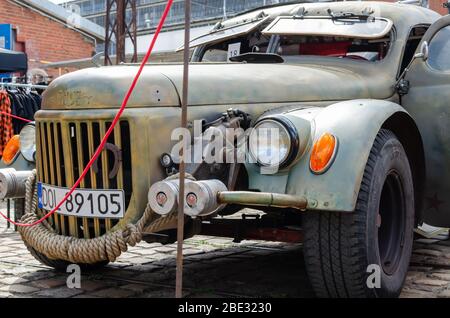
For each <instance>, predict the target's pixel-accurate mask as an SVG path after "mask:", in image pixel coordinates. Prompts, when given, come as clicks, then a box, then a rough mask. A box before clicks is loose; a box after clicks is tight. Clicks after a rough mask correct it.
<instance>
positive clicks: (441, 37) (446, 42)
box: [428, 26, 450, 72]
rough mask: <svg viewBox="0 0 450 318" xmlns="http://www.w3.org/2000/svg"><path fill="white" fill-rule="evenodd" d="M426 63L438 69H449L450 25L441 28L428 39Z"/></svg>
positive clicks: (445, 70) (447, 70) (446, 70)
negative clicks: (428, 47) (428, 48)
mask: <svg viewBox="0 0 450 318" xmlns="http://www.w3.org/2000/svg"><path fill="white" fill-rule="evenodd" d="M429 51H430V52H429V56H428V64H429V65H430V66H431V67H432V68H434V69H435V70H438V71H444V72H449V71H450V26H447V27H445V28H442V29H441V30H440V31H438V33H436V35H435V36H434V37H433V38H432V39H431V41H430V50H429Z"/></svg>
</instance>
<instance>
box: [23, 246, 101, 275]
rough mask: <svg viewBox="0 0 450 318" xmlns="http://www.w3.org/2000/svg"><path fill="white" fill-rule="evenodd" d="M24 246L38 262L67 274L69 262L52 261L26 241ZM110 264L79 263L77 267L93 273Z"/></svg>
mask: <svg viewBox="0 0 450 318" xmlns="http://www.w3.org/2000/svg"><path fill="white" fill-rule="evenodd" d="M24 244H25V246H26V247H27V249H28V251H29V252H30V254H31V255H33V257H34V258H35V259H36V260H38V261H39V262H40V263H41V264H43V265H46V266H49V267H52V268H53V269H55V270H56V271H57V272H66V270H67V267H68V266H69V265H71V264H72V263H70V262H68V261H65V260H61V259H50V258H48V257H47V256H45V255H44V254H42V253H39V252H38V251H36V250H35V249H34V248H32V247H31V246H30V245H28V244H27V243H26V242H25V241H24ZM108 263H109V262H108V261H102V262H98V263H94V264H81V263H79V264H77V265H79V266H80V268H81V269H82V270H86V271H91V270H97V269H101V268H103V267H104V266H106V265H107V264H108Z"/></svg>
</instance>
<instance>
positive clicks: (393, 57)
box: [0, 2, 450, 297]
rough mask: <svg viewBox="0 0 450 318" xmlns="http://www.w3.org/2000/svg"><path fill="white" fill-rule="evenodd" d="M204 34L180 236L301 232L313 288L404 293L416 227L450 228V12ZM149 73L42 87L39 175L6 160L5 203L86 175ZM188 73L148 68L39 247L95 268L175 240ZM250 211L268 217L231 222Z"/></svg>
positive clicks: (356, 13) (394, 11)
mask: <svg viewBox="0 0 450 318" xmlns="http://www.w3.org/2000/svg"><path fill="white" fill-rule="evenodd" d="M191 44H192V47H193V48H194V47H195V49H194V51H193V55H192V60H193V63H192V64H191V66H190V93H189V102H188V104H189V108H188V121H189V124H190V125H189V127H190V128H189V131H188V132H189V133H194V137H189V138H188V137H186V138H183V140H182V142H186V140H189V142H188V146H191V147H189V150H190V151H187V152H186V154H193V156H192V157H191V159H193V160H192V161H189V160H187V166H186V168H187V172H188V173H189V178H188V182H187V183H186V198H185V202H186V203H185V207H184V209H185V214H186V222H185V226H186V228H185V236H186V237H189V236H192V235H195V234H202V233H203V234H209V235H217V236H233V237H235V239H236V240H237V241H239V240H242V239H245V238H259V239H268V240H279V241H286V242H299V241H302V242H303V244H304V256H305V263H306V267H307V272H308V276H309V278H310V281H311V284H312V286H313V288H314V290H315V292H316V294H317V295H318V296H321V297H395V296H398V295H399V293H400V291H401V289H402V286H403V283H404V280H405V276H406V273H407V270H408V264H409V260H410V254H411V250H412V244H413V230H414V228H415V227H416V226H418V225H420V224H422V223H424V222H426V223H427V224H430V225H434V226H443V227H448V226H450V214H449V213H448V209H449V208H450V201H448V200H447V199H446V193H448V191H449V190H450V168H449V165H448V163H449V162H450V157H449V156H450V152H449V151H448V149H449V147H450V139H449V138H450V137H449V136H450V133H449V131H448V127H450V110H449V109H448V100H449V97H450V90H449V85H450V59H449V58H448V57H449V56H450V17H449V16H447V17H441V16H440V15H438V14H437V13H435V12H433V11H431V10H428V9H425V8H422V7H418V6H413V5H403V4H389V3H382V2H334V3H295V4H289V5H279V6H274V7H268V8H262V9H258V10H254V11H251V12H247V13H244V14H242V15H238V16H236V17H234V18H232V19H230V20H227V21H224V22H221V23H219V24H217V25H216V26H215V27H214V28H213V30H212V31H211V32H210V33H208V34H206V35H204V36H202V37H199V38H197V39H194V40H192V43H191ZM136 71H137V66H136V65H121V66H114V67H100V68H92V69H86V70H81V71H77V72H74V73H71V74H68V75H64V76H62V77H60V78H58V79H56V80H55V81H54V82H53V83H52V84H51V85H50V87H49V88H48V89H47V91H46V92H45V94H44V98H43V105H42V110H41V111H39V112H38V113H37V115H36V123H35V126H36V141H37V144H36V149H37V153H36V158H37V162H36V168H37V175H36V172H29V173H28V175H26V176H18V175H17V174H15V173H14V171H11V170H9V171H5V170H3V171H1V172H0V179H1V181H2V187H1V190H2V191H1V192H2V193H3V196H4V197H13V196H15V197H17V196H22V197H23V196H25V199H26V202H27V204H26V212H27V213H26V215H25V216H24V219H23V221H24V222H33V221H36V220H37V219H39V218H40V217H42V216H43V215H44V214H45V213H47V212H48V211H49V210H51V209H52V208H54V207H55V205H56V203H57V201H58V200H60V199H61V198H62V196H64V194H65V193H67V191H68V189H69V188H70V187H71V186H72V185H73V183H74V181H75V180H76V179H77V178H78V177H79V175H80V172H81V171H82V170H83V168H84V167H85V166H86V164H87V162H88V161H89V159H90V157H91V156H92V154H93V152H94V150H95V149H96V147H97V146H98V145H99V142H100V140H101V138H102V136H103V135H104V134H105V131H106V130H107V129H108V127H109V126H110V125H111V121H112V119H113V117H114V116H115V114H116V112H117V109H118V107H119V106H120V102H121V100H122V98H123V96H124V94H125V92H126V90H127V88H128V86H129V84H130V83H131V80H132V78H133V76H134V75H135V73H136ZM182 74H183V73H182V66H181V65H178V64H177V65H174V64H166V65H148V66H147V67H146V68H145V69H144V71H143V73H142V76H141V79H140V81H139V83H138V85H137V87H136V90H135V93H134V94H133V96H132V97H131V99H130V101H129V104H128V107H127V109H126V110H125V111H124V113H123V116H122V117H121V120H120V122H119V124H118V125H117V126H116V127H115V129H114V131H113V134H112V135H111V136H110V138H109V139H108V143H107V145H106V147H105V149H104V151H103V152H102V155H101V157H99V159H98V160H97V161H96V162H95V164H94V165H93V167H92V169H91V170H90V172H89V174H88V175H87V176H86V178H85V179H84V180H83V182H82V183H81V186H80V189H78V190H76V192H74V194H73V197H71V198H70V199H69V200H67V201H66V202H65V204H64V205H63V206H62V207H61V209H60V210H59V211H58V212H57V213H55V214H54V215H52V216H51V217H50V218H49V219H48V220H47V221H46V222H44V223H43V224H40V225H37V226H34V227H23V228H21V229H20V233H21V235H22V238H23V240H24V242H25V244H26V245H27V246H28V248H29V250H30V251H31V253H32V254H33V255H34V256H35V257H36V258H37V259H39V260H40V261H41V262H43V263H44V264H47V265H50V266H53V267H55V268H64V266H66V265H67V264H68V263H74V262H75V263H79V264H81V265H83V266H85V267H93V266H99V265H104V264H106V263H107V262H108V261H114V260H115V258H116V257H118V256H119V255H120V253H121V252H123V251H125V250H126V245H127V244H131V245H132V244H135V243H136V242H137V241H139V240H140V239H143V240H145V241H147V242H155V241H159V242H163V243H164V242H173V241H174V240H175V239H176V235H175V233H176V210H177V204H178V191H179V179H178V175H177V173H178V162H179V152H177V149H178V150H179V148H177V147H176V145H178V138H179V137H176V138H173V137H174V136H173V135H174V131H177V128H178V127H179V125H180V114H181V107H180V95H181V88H182ZM199 123H200V124H199ZM229 129H232V130H233V131H240V134H239V135H236V136H231V137H229V136H228V135H226V134H225V135H222V137H223V136H225V137H223V138H222V139H223V140H222V141H224V142H225V145H226V146H224V147H223V148H221V149H216V150H215V151H213V153H214V159H213V160H210V159H211V158H206V157H205V156H204V152H201V154H200V155H198V153H195V150H196V147H197V146H200V149H204V148H202V147H203V146H205V144H206V148H208V145H207V142H205V138H203V137H202V138H196V137H195V136H196V134H195V130H197V133H198V132H200V135H201V136H203V135H204V134H206V133H211V132H217V131H219V132H224V131H227V130H229ZM182 133H183V132H182ZM175 135H176V136H179V135H178V134H175ZM189 136H191V135H189ZM216 139H217V138H216ZM219 139H220V138H218V139H217V140H219ZM206 140H207V141H208V138H206ZM211 140H212V139H209V141H211ZM229 145H231V147H229ZM174 149H175V150H174ZM191 150H192V152H191ZM242 152H244V153H245V154H244V155H242ZM230 154H231V156H229V155H230ZM223 157H226V158H229V157H231V158H232V159H236V160H235V161H233V160H221V159H222V158H223ZM239 158H240V159H242V158H244V159H243V160H237V159H239ZM23 180H26V182H25V183H23ZM24 184H25V186H24ZM13 190H14V191H13ZM248 207H254V208H255V207H256V208H257V209H258V210H261V211H263V212H264V213H263V215H262V216H261V214H258V216H257V217H256V216H254V215H248V213H247V212H243V213H242V212H241V215H242V218H236V217H234V218H228V217H227V216H228V215H231V214H235V213H236V212H237V211H240V210H241V209H243V208H248ZM221 216H225V217H221ZM377 269H378V271H377ZM374 274H378V276H379V277H378V280H377V277H376V275H375V276H374Z"/></svg>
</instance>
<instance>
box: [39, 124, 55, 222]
mask: <svg viewBox="0 0 450 318" xmlns="http://www.w3.org/2000/svg"><path fill="white" fill-rule="evenodd" d="M47 125H48V123H47V122H44V123H43V125H42V130H41V132H42V134H41V142H42V146H43V147H42V159H43V168H44V178H43V181H44V183H50V172H49V170H51V168H50V163H49V161H48V144H49V136H48V135H47ZM44 214H45V213H44ZM41 216H42V215H41ZM47 220H48V221H49V222H50V224H51V225H53V223H54V222H53V216H50V217H49V218H48V219H47Z"/></svg>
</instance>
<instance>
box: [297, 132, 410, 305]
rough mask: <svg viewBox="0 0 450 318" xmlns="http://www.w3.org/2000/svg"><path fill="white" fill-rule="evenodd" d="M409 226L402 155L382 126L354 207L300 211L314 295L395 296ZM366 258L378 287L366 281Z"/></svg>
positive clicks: (406, 251) (404, 157) (405, 255)
mask: <svg viewBox="0 0 450 318" xmlns="http://www.w3.org/2000/svg"><path fill="white" fill-rule="evenodd" d="M378 211H379V212H378ZM413 229H414V186H413V179H412V174H411V169H410V165H409V162H408V158H407V155H406V153H405V150H404V149H403V146H402V145H401V143H400V142H399V141H398V139H397V138H396V136H395V135H394V134H393V133H392V132H391V131H389V130H385V129H382V130H380V132H379V133H378V135H377V137H376V139H375V142H374V144H373V146H372V149H371V152H370V156H369V159H368V161H367V165H366V168H365V171H364V176H363V180H362V183H361V188H360V191H359V195H358V199H357V204H356V210H355V211H354V212H353V213H337V212H309V213H307V214H306V215H305V219H304V231H305V242H304V254H305V263H306V269H307V273H308V276H309V279H310V281H311V284H312V286H313V289H314V291H315V293H316V295H317V296H318V297H351V298H355V297H398V296H399V294H400V292H401V290H402V287H403V284H404V281H405V278H406V274H407V271H408V266H409V261H410V257H411V251H412V244H413ZM372 264H375V265H378V266H379V267H378V268H379V269H380V271H379V272H380V274H381V275H379V276H380V278H381V279H380V280H379V281H380V283H381V284H380V286H379V288H373V285H372V284H369V285H368V284H367V281H368V280H369V281H370V282H371V283H374V282H376V281H374V280H373V278H374V276H373V275H372V274H373V273H374V271H373V270H372V268H369V265H372ZM368 269H370V271H369V272H368ZM369 286H371V287H369Z"/></svg>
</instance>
